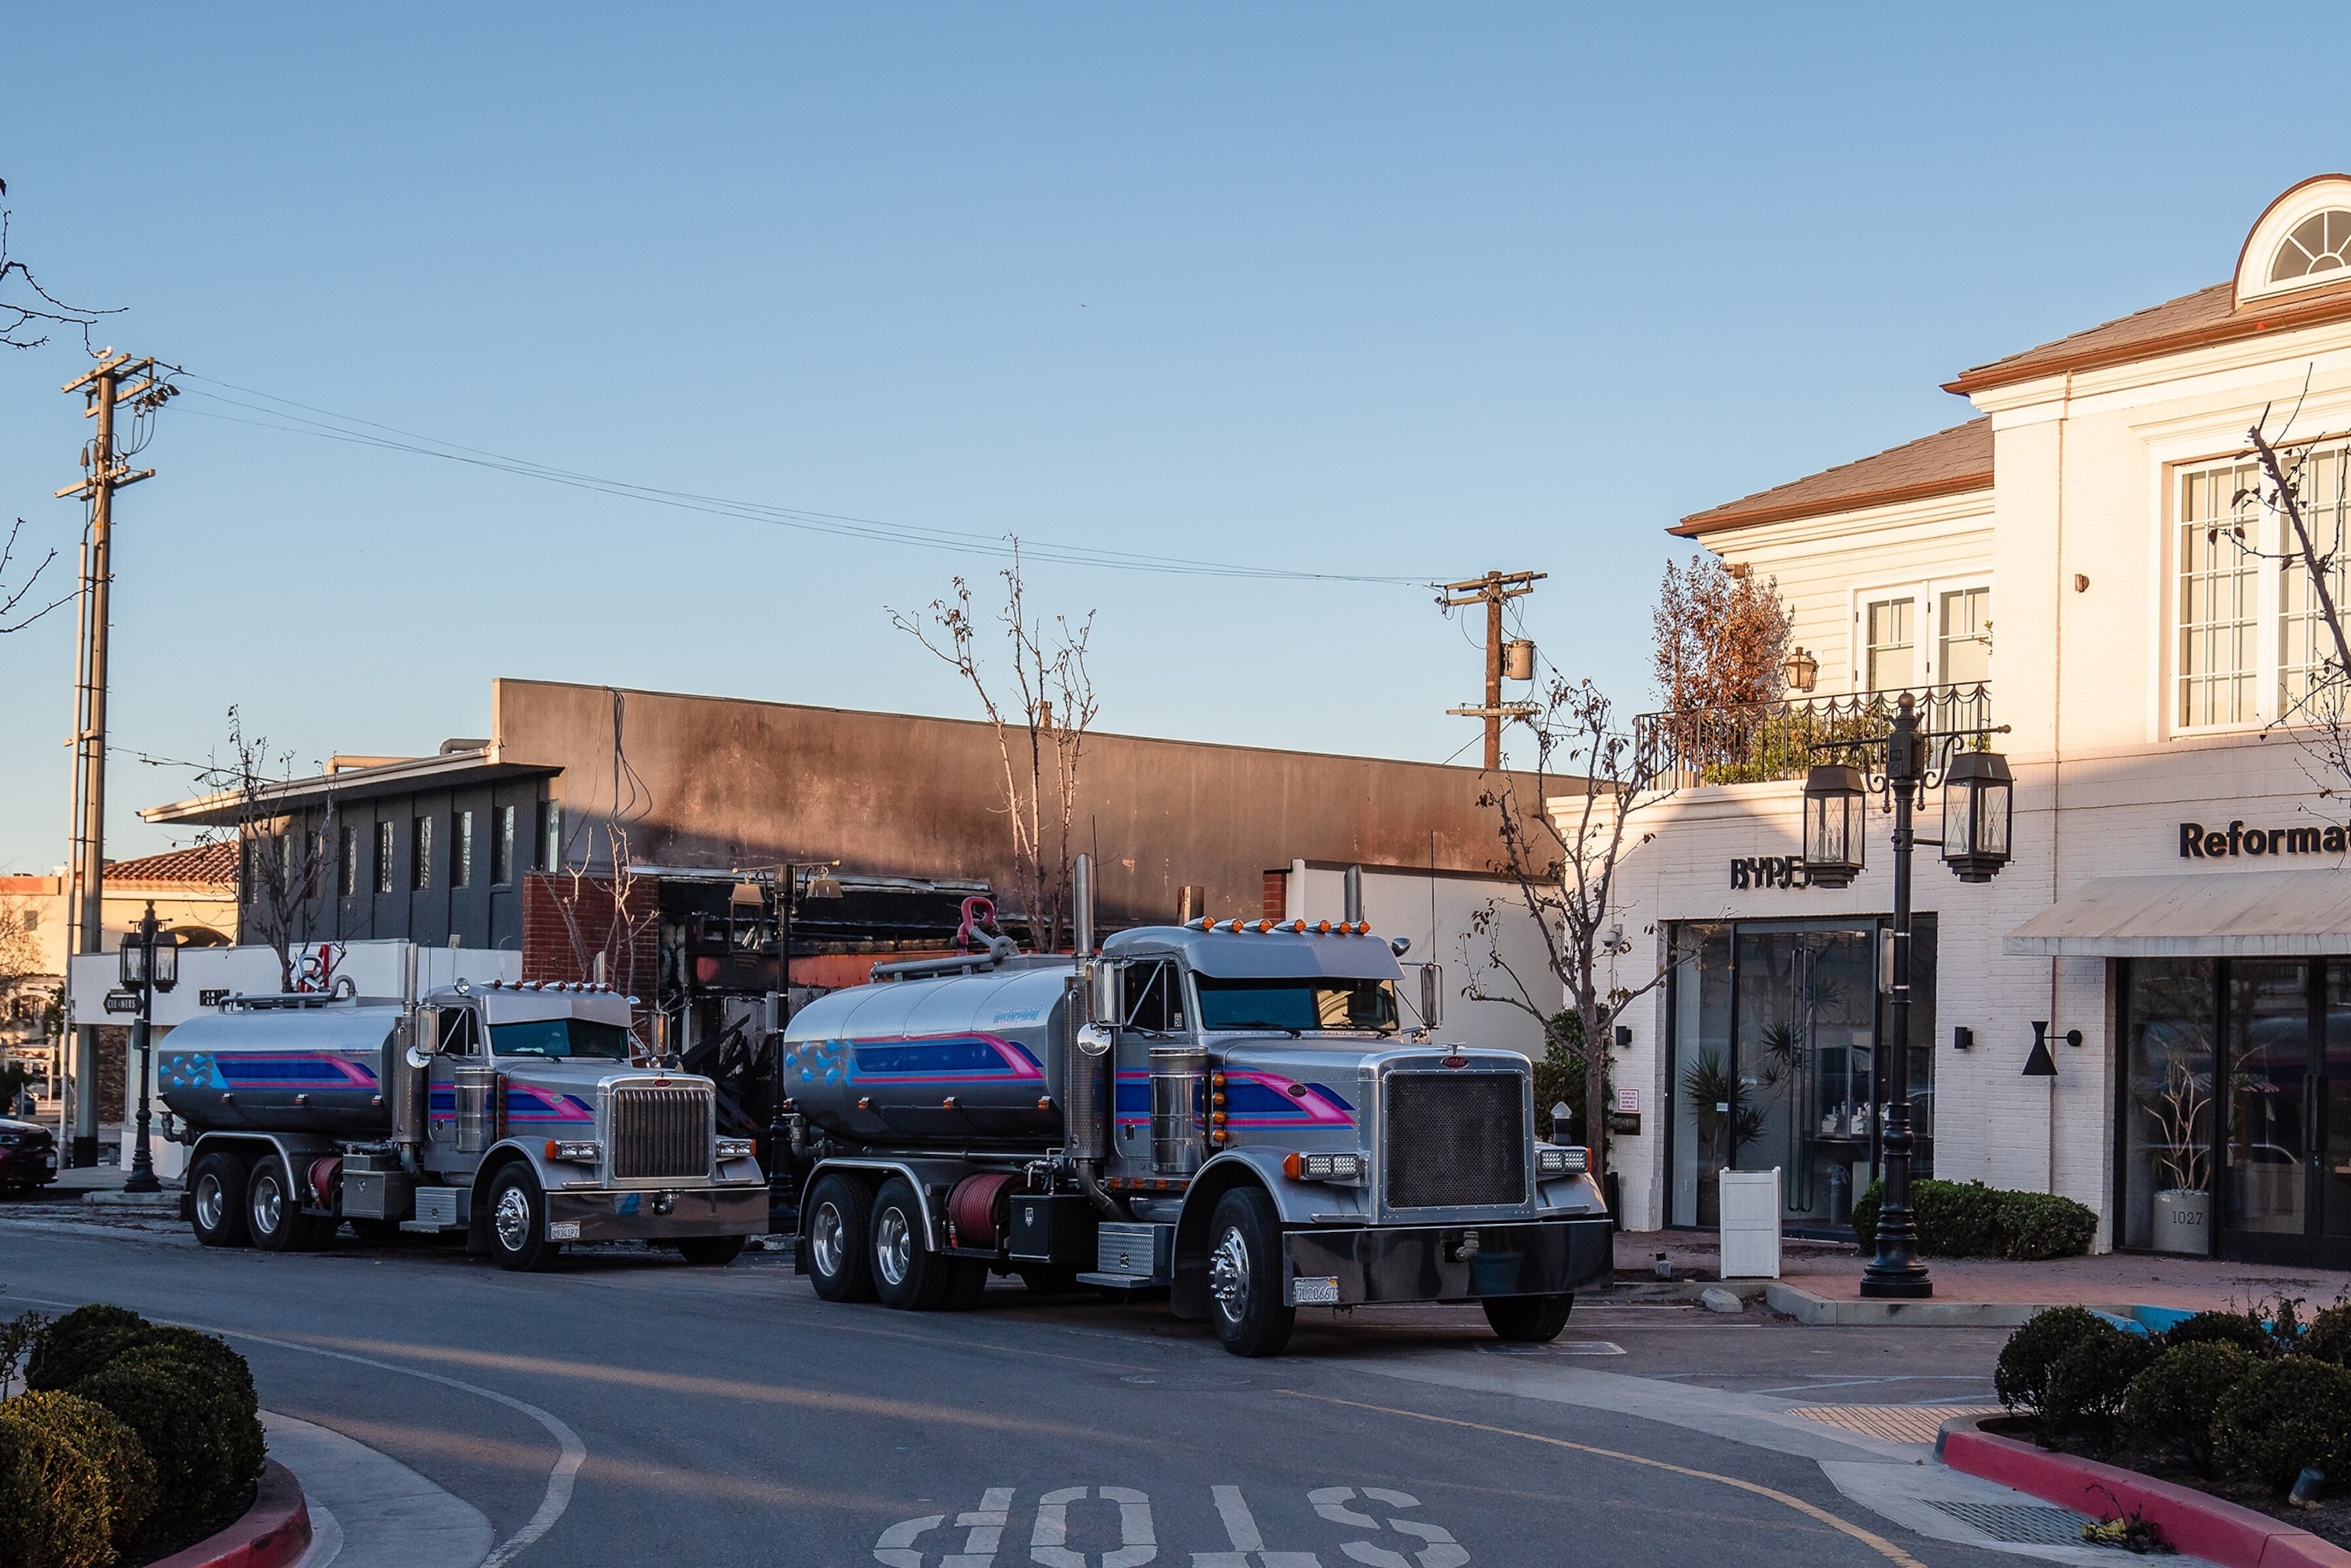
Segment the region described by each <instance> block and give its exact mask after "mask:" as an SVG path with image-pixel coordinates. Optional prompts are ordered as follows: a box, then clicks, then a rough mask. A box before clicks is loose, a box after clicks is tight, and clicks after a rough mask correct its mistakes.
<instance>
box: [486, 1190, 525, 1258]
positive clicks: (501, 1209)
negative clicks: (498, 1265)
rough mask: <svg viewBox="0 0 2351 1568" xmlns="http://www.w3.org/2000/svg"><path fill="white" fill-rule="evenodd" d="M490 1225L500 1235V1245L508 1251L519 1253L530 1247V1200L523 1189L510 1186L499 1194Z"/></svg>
mask: <svg viewBox="0 0 2351 1568" xmlns="http://www.w3.org/2000/svg"><path fill="white" fill-rule="evenodd" d="M490 1225H491V1227H492V1228H494V1229H496V1231H497V1233H498V1245H499V1246H501V1247H503V1248H505V1249H507V1251H509V1252H519V1251H521V1250H522V1249H524V1248H525V1247H528V1245H530V1198H529V1197H528V1195H526V1194H525V1193H524V1192H523V1190H522V1188H520V1187H518V1186H510V1187H508V1188H507V1189H506V1191H504V1192H502V1193H500V1194H498V1206H497V1207H496V1209H494V1210H492V1211H491V1214H490Z"/></svg>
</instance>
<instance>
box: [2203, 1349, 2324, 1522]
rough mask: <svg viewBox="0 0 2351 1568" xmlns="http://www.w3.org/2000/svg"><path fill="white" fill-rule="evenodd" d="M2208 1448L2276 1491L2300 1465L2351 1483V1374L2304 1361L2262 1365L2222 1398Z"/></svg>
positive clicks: (2315, 1361) (2282, 1359) (2301, 1358)
mask: <svg viewBox="0 0 2351 1568" xmlns="http://www.w3.org/2000/svg"><path fill="white" fill-rule="evenodd" d="M2212 1448H2213V1450H2214V1451H2215V1452H2216V1453H2218V1454H2219V1455H2220V1459H2221V1461H2222V1462H2223V1463H2225V1464H2228V1465H2230V1466H2232V1467H2234V1468H2235V1469H2241V1470H2245V1471H2248V1472H2250V1473H2252V1474H2253V1475H2255V1476H2258V1477H2260V1478H2261V1479H2262V1480H2265V1481H2267V1482H2269V1483H2270V1484H2271V1485H2272V1486H2273V1487H2276V1488H2277V1489H2278V1490H2281V1491H2283V1490H2285V1489H2286V1488H2288V1487H2291V1486H2292V1485H2294V1477H2295V1476H2297V1475H2298V1474H2300V1473H2301V1471H2302V1468H2303V1467H2304V1465H2314V1466H2316V1467H2317V1468H2318V1469H2322V1470H2325V1472H2326V1473H2327V1474H2328V1475H2329V1476H2351V1371H2346V1369H2344V1368H2343V1367H2340V1366H2336V1365H2335V1364H2333V1363H2332V1362H2325V1361H2320V1360H2318V1359H2317V1358H2316V1357H2314V1356H2308V1355H2283V1356H2280V1357H2278V1358H2277V1359H2276V1360H2275V1361H2265V1362H2262V1364H2259V1365H2258V1366H2256V1367H2254V1368H2253V1371H2252V1375H2251V1376H2248V1377H2247V1378H2245V1379H2244V1381H2242V1382H2241V1383H2239V1384H2238V1385H2236V1386H2235V1387H2234V1388H2231V1389H2230V1390H2229V1392H2228V1393H2226V1394H2225V1395H2223V1396H2221V1397H2220V1405H2219V1407H2218V1408H2217V1409H2216V1410H2215V1411H2214V1412H2213V1415H2212Z"/></svg>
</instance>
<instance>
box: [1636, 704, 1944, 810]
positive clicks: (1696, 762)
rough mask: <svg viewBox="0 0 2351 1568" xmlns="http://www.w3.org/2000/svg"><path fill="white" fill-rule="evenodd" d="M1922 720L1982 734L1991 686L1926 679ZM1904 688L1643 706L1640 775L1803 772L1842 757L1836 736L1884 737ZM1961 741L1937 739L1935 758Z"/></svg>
mask: <svg viewBox="0 0 2351 1568" xmlns="http://www.w3.org/2000/svg"><path fill="white" fill-rule="evenodd" d="M1901 695H1902V694H1901V693H1900V692H1856V693H1853V694H1851V695H1845V696H1816V697H1795V698H1792V699H1790V700H1789V701H1786V702H1776V703H1757V704H1754V705H1752V706H1746V707H1719V708H1691V709H1687V710H1685V711H1682V712H1667V713H1645V714H1641V715H1639V716H1636V717H1635V719H1634V720H1633V744H1634V747H1635V757H1636V758H1637V763H1638V767H1639V769H1640V772H1641V774H1642V776H1643V777H1645V778H1649V779H1656V780H1658V781H1659V782H1660V783H1666V782H1671V783H1674V784H1677V785H1684V786H1687V785H1693V784H1761V783H1765V782H1768V781H1770V780H1772V779H1802V777H1803V776H1804V773H1805V771H1806V770H1807V769H1808V768H1811V767H1812V766H1813V764H1814V763H1816V762H1831V761H1834V760H1836V759H1837V755H1838V754H1837V753H1836V752H1835V751H1834V749H1833V748H1832V743H1834V742H1837V741H1867V740H1880V739H1883V738H1884V737H1886V734H1887V732H1888V731H1889V730H1891V729H1892V728H1893V725H1894V710H1895V706H1896V703H1897V702H1899V701H1900V699H1901ZM1910 695H1912V696H1914V697H1915V698H1917V703H1918V727H1919V728H1920V729H1922V730H1925V731H1927V732H1928V733H1930V734H1935V733H1941V734H1947V735H1948V734H1958V735H1963V736H1964V735H1978V734H1982V733H1984V732H1986V731H1988V730H1989V729H1991V687H1990V686H1989V685H1986V684H1984V683H1982V682H1978V683H1976V684H1974V685H1954V686H1921V687H1917V688H1916V689H1914V690H1913V691H1912V692H1911V694H1910ZM1958 745H1959V741H1956V740H1945V741H1941V742H1938V744H1937V747H1936V750H1937V754H1938V756H1937V760H1938V765H1939V763H1940V761H1941V760H1942V758H1943V757H1944V756H1946V755H1948V753H1949V751H1950V750H1951V749H1952V748H1953V747H1956V746H1958Z"/></svg>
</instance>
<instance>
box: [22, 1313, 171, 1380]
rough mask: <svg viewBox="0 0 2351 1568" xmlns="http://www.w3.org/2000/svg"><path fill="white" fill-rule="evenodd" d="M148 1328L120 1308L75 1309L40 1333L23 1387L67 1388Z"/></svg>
mask: <svg viewBox="0 0 2351 1568" xmlns="http://www.w3.org/2000/svg"><path fill="white" fill-rule="evenodd" d="M151 1328H152V1325H150V1324H149V1322H147V1320H146V1319H145V1318H142V1317H141V1316H140V1315H139V1314H138V1313H137V1312H130V1311H127V1310H125V1309H124V1308H121V1307H110V1306H104V1305H92V1306H87V1307H76V1308H75V1309H74V1310H73V1311H72V1312H68V1313H67V1314H66V1315H65V1316H63V1317H61V1318H59V1319H58V1320H57V1322H53V1323H51V1324H49V1325H48V1327H47V1328H45V1329H43V1330H42V1331H41V1337H40V1339H39V1340H38V1341H37V1342H36V1343H35V1344H34V1346H33V1355H32V1359H31V1360H30V1361H29V1362H27V1363H26V1366H25V1386H26V1387H27V1388H70V1387H72V1386H73V1385H75V1384H77V1383H79V1382H80V1381H81V1380H82V1379H83V1378H85V1377H88V1376H89V1375H90V1374H91V1373H93V1372H96V1371H97V1370H98V1369H99V1367H101V1366H104V1365H105V1364H107V1363H108V1362H109V1361H111V1360H112V1359H113V1358H114V1356H115V1354H116V1353H117V1352H119V1351H120V1350H121V1349H122V1348H123V1347H124V1346H125V1345H127V1344H129V1343H131V1341H132V1340H134V1339H137V1338H138V1337H139V1336H140V1335H141V1334H142V1333H149V1332H151Z"/></svg>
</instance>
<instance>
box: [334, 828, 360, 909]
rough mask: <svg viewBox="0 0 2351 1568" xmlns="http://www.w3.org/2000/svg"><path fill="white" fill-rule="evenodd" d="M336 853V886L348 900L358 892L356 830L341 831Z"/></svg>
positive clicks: (358, 837) (358, 873) (358, 844)
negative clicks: (341, 834)
mask: <svg viewBox="0 0 2351 1568" xmlns="http://www.w3.org/2000/svg"><path fill="white" fill-rule="evenodd" d="M337 853H338V857H339V858H338V860H337V862H336V863H337V865H338V866H339V867H340V872H339V873H338V875H337V883H336V885H337V886H338V887H339V888H340V890H341V893H342V895H343V896H344V897H345V898H349V897H350V896H351V895H352V894H356V893H358V892H359V890H360V831H359V830H358V829H357V828H349V827H347V828H345V829H344V830H343V837H342V842H341V844H340V846H338V850H337Z"/></svg>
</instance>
